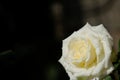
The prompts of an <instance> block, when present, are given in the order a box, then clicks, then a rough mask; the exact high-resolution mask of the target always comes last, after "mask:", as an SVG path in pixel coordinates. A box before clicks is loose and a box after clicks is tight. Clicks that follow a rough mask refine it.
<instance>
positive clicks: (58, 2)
mask: <svg viewBox="0 0 120 80" xmlns="http://www.w3.org/2000/svg"><path fill="white" fill-rule="evenodd" d="M96 4H97V5H96ZM119 4H120V1H118V0H116V1H115V0H95V1H94V2H93V1H92V0H89V1H88V0H42V1H26V0H24V1H18V0H17V1H14V0H10V1H9V0H2V1H0V80H5V79H8V78H9V79H15V80H18V79H20V80H23V79H26V80H29V79H32V80H69V77H68V76H67V73H66V72H65V70H64V68H63V67H62V65H61V64H60V63H59V62H58V60H59V59H60V57H61V55H62V49H61V47H62V40H63V39H65V38H66V37H68V36H69V35H70V34H72V32H74V31H75V30H78V29H80V28H81V27H82V26H83V25H85V24H86V22H89V23H90V24H91V25H98V24H104V25H105V27H106V28H107V29H108V30H109V31H110V33H111V34H112V36H113V37H114V39H115V42H116V43H117V41H118V38H120V37H119V36H120V32H119V30H120V24H119V21H120V15H119V13H120V11H119V7H120V5H119Z"/></svg>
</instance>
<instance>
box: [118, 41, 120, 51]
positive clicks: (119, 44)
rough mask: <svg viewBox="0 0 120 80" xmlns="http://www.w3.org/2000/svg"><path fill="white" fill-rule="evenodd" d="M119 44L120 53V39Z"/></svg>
mask: <svg viewBox="0 0 120 80" xmlns="http://www.w3.org/2000/svg"><path fill="white" fill-rule="evenodd" d="M118 46H119V53H120V40H119V43H118Z"/></svg>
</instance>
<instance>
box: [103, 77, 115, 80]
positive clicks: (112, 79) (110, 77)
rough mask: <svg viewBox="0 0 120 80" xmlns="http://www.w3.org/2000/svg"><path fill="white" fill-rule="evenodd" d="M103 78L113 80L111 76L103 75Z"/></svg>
mask: <svg viewBox="0 0 120 80" xmlns="http://www.w3.org/2000/svg"><path fill="white" fill-rule="evenodd" d="M103 80H113V79H112V77H111V76H107V77H105V78H104V79H103Z"/></svg>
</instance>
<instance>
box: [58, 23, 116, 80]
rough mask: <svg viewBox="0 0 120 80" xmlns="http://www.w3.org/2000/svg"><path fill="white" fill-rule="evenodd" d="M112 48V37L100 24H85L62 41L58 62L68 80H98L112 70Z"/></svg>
mask: <svg viewBox="0 0 120 80" xmlns="http://www.w3.org/2000/svg"><path fill="white" fill-rule="evenodd" d="M112 46H113V42H112V37H111V36H110V34H109V33H108V31H107V30H106V29H105V28H104V26H103V25H102V24H101V25H98V26H91V25H90V24H88V23H87V24H86V25H85V26H84V27H83V28H81V29H80V30H78V31H76V32H74V33H73V34H72V35H70V36H69V37H68V38H67V39H65V40H63V46H62V57H61V58H60V60H59V62H60V63H61V64H62V65H63V67H64V68H65V70H66V72H67V73H68V75H69V77H70V80H82V79H84V80H99V79H102V78H103V77H104V76H106V75H108V74H110V73H111V72H112V71H113V69H114V67H113V65H112V62H111V60H110V57H111V52H112Z"/></svg>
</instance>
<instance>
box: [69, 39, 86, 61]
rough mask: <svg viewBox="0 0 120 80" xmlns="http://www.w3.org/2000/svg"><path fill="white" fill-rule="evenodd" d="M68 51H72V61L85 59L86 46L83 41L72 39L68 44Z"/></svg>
mask: <svg viewBox="0 0 120 80" xmlns="http://www.w3.org/2000/svg"><path fill="white" fill-rule="evenodd" d="M69 50H70V51H72V52H73V53H72V59H75V60H78V59H79V60H80V59H82V60H83V59H84V58H85V57H86V51H87V44H86V43H85V41H84V40H77V39H73V40H71V41H70V43H69Z"/></svg>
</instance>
